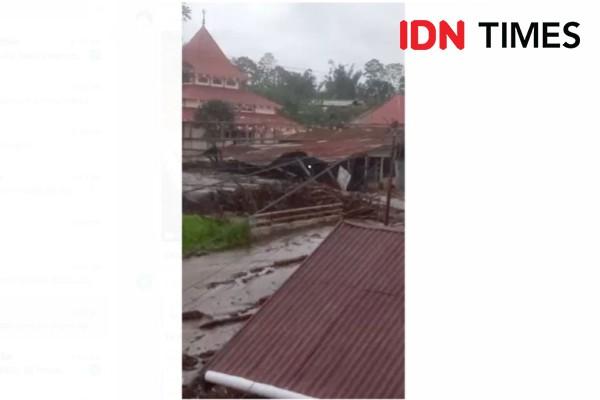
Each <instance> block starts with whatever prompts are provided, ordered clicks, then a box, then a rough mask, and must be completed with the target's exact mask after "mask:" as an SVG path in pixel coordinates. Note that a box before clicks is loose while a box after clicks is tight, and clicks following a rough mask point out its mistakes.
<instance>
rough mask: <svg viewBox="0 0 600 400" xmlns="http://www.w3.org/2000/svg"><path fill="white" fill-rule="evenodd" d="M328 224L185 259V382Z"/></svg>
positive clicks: (295, 264) (321, 235)
mask: <svg viewBox="0 0 600 400" xmlns="http://www.w3.org/2000/svg"><path fill="white" fill-rule="evenodd" d="M332 230H333V226H322V227H317V228H310V229H305V230H303V231H299V232H294V233H290V234H287V235H282V236H279V237H277V238H274V239H270V240H262V241H260V242H258V243H255V244H253V245H252V246H250V247H248V248H243V249H236V250H231V251H224V252H219V253H212V254H207V255H203V256H200V257H192V258H189V259H185V260H183V354H184V361H183V364H184V371H183V385H184V386H186V385H189V384H190V383H191V382H192V381H193V380H194V379H195V378H196V377H197V376H198V374H199V372H200V370H201V369H202V367H203V366H204V365H205V363H206V362H207V361H208V360H209V359H210V357H212V355H213V354H214V353H215V352H216V351H218V350H219V349H220V348H221V347H222V346H223V345H224V344H225V343H226V342H227V341H228V340H229V339H231V337H232V336H233V335H234V334H235V333H236V332H237V331H238V330H239V329H240V328H241V327H242V326H243V324H244V323H245V321H246V320H247V319H248V318H249V317H250V316H251V315H252V314H254V313H255V312H256V311H257V310H258V308H259V307H260V305H261V304H262V303H263V302H264V301H266V300H267V299H268V298H269V296H271V295H272V294H273V293H274V292H275V291H276V290H277V289H278V288H279V287H280V286H281V285H282V284H283V282H285V280H286V279H287V278H289V277H290V275H291V274H292V273H293V272H294V271H295V270H296V269H297V268H298V266H299V265H300V263H301V262H302V260H303V258H304V257H306V256H308V255H309V254H310V253H312V251H313V250H314V249H315V248H316V247H317V246H318V245H319V244H320V243H321V242H322V241H323V239H325V238H326V237H327V235H328V234H329V233H330V232H331V231H332Z"/></svg>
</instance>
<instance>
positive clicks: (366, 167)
mask: <svg viewBox="0 0 600 400" xmlns="http://www.w3.org/2000/svg"><path fill="white" fill-rule="evenodd" d="M363 186H364V188H365V189H368V188H369V156H368V155H365V174H364V184H363Z"/></svg>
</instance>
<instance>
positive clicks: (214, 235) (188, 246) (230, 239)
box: [182, 215, 250, 257]
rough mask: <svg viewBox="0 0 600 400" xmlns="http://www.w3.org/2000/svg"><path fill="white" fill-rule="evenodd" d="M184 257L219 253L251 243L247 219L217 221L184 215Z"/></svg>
mask: <svg viewBox="0 0 600 400" xmlns="http://www.w3.org/2000/svg"><path fill="white" fill-rule="evenodd" d="M182 228H183V233H182V244H183V256H184V257H185V256H188V255H190V254H192V253H194V252H197V251H217V250H224V249H230V248H232V247H238V246H245V245H248V244H249V243H250V226H249V225H248V221H247V220H246V219H241V218H240V219H229V220H228V219H216V218H208V217H203V216H200V215H184V216H183V222H182Z"/></svg>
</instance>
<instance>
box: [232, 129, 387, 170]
mask: <svg viewBox="0 0 600 400" xmlns="http://www.w3.org/2000/svg"><path fill="white" fill-rule="evenodd" d="M284 139H285V141H286V143H276V144H265V145H254V146H248V145H232V146H226V147H223V148H222V152H223V158H225V159H235V160H238V161H241V162H246V163H250V164H257V165H263V164H269V163H270V162H272V161H273V160H275V159H277V158H279V157H281V156H283V155H284V154H286V153H290V152H304V153H306V154H307V155H309V156H311V157H316V158H318V159H321V160H323V161H327V162H334V161H340V160H343V159H345V158H348V157H350V156H355V155H356V156H358V155H362V154H366V153H369V152H372V151H374V150H378V149H382V148H385V147H386V146H389V145H390V144H391V142H392V137H391V135H390V134H389V133H388V132H387V130H382V129H364V128H361V130H360V131H352V130H341V131H335V132H333V131H329V130H314V131H311V132H304V133H297V134H294V135H289V136H287V137H285V138H284Z"/></svg>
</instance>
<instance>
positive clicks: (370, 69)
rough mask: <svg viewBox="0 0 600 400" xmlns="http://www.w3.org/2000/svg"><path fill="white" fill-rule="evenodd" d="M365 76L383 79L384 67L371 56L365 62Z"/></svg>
mask: <svg viewBox="0 0 600 400" xmlns="http://www.w3.org/2000/svg"><path fill="white" fill-rule="evenodd" d="M364 70H365V78H367V79H374V80H384V79H385V73H386V67H385V66H384V65H383V64H382V63H381V62H379V60H377V59H375V58H373V59H372V60H369V61H367V62H366V63H365V67H364Z"/></svg>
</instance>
